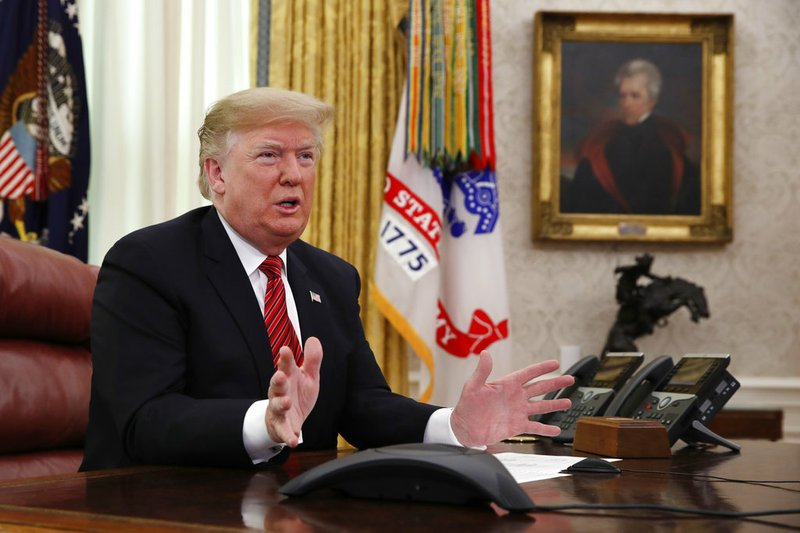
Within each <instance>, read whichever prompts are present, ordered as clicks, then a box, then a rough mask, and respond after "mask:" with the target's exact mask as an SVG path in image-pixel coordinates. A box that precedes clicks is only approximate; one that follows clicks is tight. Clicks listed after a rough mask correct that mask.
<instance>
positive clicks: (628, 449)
mask: <svg viewBox="0 0 800 533" xmlns="http://www.w3.org/2000/svg"><path fill="white" fill-rule="evenodd" d="M572 448H573V449H574V450H578V451H581V452H589V453H594V454H597V455H602V456H605V457H619V458H620V459H627V458H631V459H633V458H644V457H671V456H672V451H671V450H670V446H669V439H668V437H667V429H666V428H665V427H664V426H663V424H661V422H657V421H655V420H634V419H633V418H620V417H598V416H584V417H582V418H579V419H578V426H577V427H576V428H575V441H574V442H573V444H572Z"/></svg>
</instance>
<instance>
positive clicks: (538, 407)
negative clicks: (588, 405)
mask: <svg viewBox="0 0 800 533" xmlns="http://www.w3.org/2000/svg"><path fill="white" fill-rule="evenodd" d="M557 369H558V361H555V360H550V361H544V362H542V363H536V364H533V365H530V366H528V367H525V368H523V369H521V370H517V371H516V372H512V373H511V374H508V375H507V376H504V377H502V378H500V379H497V380H495V381H491V382H487V381H486V380H487V379H488V378H489V374H490V373H491V372H492V356H491V355H489V352H487V351H483V352H482V353H481V355H480V359H479V360H478V366H477V368H476V369H475V372H474V373H473V374H472V376H470V378H469V379H468V380H467V382H466V383H465V384H464V389H463V390H462V391H461V397H460V398H459V400H458V404H457V405H456V407H455V409H454V410H453V414H452V415H451V417H450V426H451V427H452V428H453V433H454V434H455V436H456V438H457V439H458V441H459V442H460V443H461V444H462V445H463V446H467V447H475V446H485V445H487V444H493V443H495V442H499V441H501V440H503V439H505V438H508V437H512V436H514V435H519V434H520V433H535V434H537V435H543V436H547V437H554V436H556V435H558V434H559V433H560V432H561V428H559V427H558V426H551V425H548V424H542V423H541V422H534V421H532V420H530V419H529V417H530V416H531V415H537V414H543V413H549V412H551V411H563V410H564V409H569V407H570V405H572V403H571V402H570V400H569V399H567V398H562V399H558V400H538V401H531V400H530V398H532V397H535V396H541V395H543V394H547V393H548V392H552V391H554V390H558V389H561V388H563V387H568V386H570V385H572V384H573V383H574V381H575V378H573V377H572V376H558V377H554V378H550V379H543V380H541V381H534V382H531V380H533V379H535V378H538V377H539V376H542V375H544V374H547V373H549V372H553V371H554V370H557Z"/></svg>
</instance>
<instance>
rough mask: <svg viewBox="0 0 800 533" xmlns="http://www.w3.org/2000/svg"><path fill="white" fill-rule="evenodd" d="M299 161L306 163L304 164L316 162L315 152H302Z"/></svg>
mask: <svg viewBox="0 0 800 533" xmlns="http://www.w3.org/2000/svg"><path fill="white" fill-rule="evenodd" d="M299 159H300V161H301V162H304V163H313V162H314V160H315V157H314V153H313V152H301V153H300V156H299Z"/></svg>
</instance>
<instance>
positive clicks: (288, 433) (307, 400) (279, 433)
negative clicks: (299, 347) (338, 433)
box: [265, 337, 322, 448]
mask: <svg viewBox="0 0 800 533" xmlns="http://www.w3.org/2000/svg"><path fill="white" fill-rule="evenodd" d="M278 354H279V355H278V368H277V370H276V371H275V374H274V375H273V376H272V379H271V380H270V382H269V390H268V392H267V397H268V398H269V404H268V405H267V415H266V420H265V422H266V424H267V433H269V437H270V439H272V441H273V442H277V443H286V444H287V445H288V446H290V447H292V448H294V447H296V446H297V445H298V444H299V442H300V430H301V429H302V427H303V422H305V420H306V418H307V417H308V415H309V413H311V410H312V409H313V408H314V404H315V403H317V396H318V395H319V368H320V365H321V364H322V344H320V342H319V339H317V338H316V337H309V338H308V340H307V341H306V345H305V348H304V349H303V366H301V367H298V366H297V364H296V363H295V361H294V354H293V353H292V350H290V349H289V348H288V347H286V346H283V347H281V349H280V351H279V352H278Z"/></svg>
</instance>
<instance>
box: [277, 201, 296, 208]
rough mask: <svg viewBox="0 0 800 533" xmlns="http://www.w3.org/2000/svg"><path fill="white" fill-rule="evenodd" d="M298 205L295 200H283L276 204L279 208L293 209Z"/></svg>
mask: <svg viewBox="0 0 800 533" xmlns="http://www.w3.org/2000/svg"><path fill="white" fill-rule="evenodd" d="M298 204H299V202H298V201H297V200H284V201H282V202H280V203H278V205H279V206H281V207H294V206H296V205H298Z"/></svg>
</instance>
